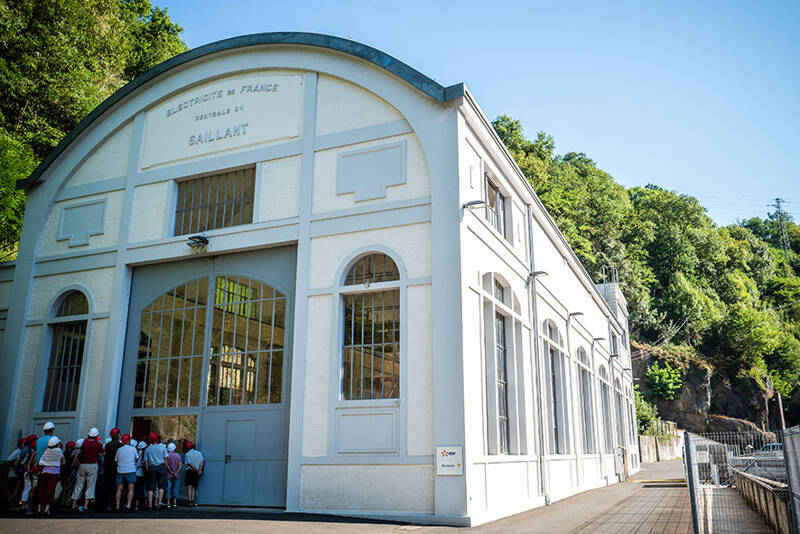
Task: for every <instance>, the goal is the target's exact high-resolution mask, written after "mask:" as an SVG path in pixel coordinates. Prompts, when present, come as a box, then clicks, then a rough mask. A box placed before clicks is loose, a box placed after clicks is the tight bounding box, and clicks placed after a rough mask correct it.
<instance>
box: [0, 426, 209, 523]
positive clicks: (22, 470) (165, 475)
mask: <svg viewBox="0 0 800 534" xmlns="http://www.w3.org/2000/svg"><path fill="white" fill-rule="evenodd" d="M42 430H43V432H44V435H43V436H41V437H37V436H36V435H34V434H32V435H30V436H28V437H27V438H20V439H19V440H18V441H17V448H16V449H15V450H14V452H12V453H11V455H10V456H9V457H8V461H9V462H11V471H10V473H9V478H10V479H11V480H10V481H9V482H10V484H9V486H10V492H11V493H10V495H9V499H10V501H11V502H13V503H17V504H18V506H19V509H20V510H22V511H24V512H26V513H27V514H28V515H34V514H42V515H50V512H51V509H52V508H53V506H59V507H60V508H61V509H62V510H71V511H74V512H84V513H86V512H89V511H90V510H91V509H92V508H94V509H103V508H105V509H107V510H117V511H128V512H130V511H133V510H145V509H146V510H152V509H157V508H174V507H176V506H177V505H178V490H179V488H180V482H181V476H182V474H184V477H185V478H184V484H185V486H186V493H187V497H188V504H189V506H197V502H196V497H197V485H198V483H199V481H200V477H201V475H202V474H203V468H204V466H205V461H204V459H203V454H202V453H201V452H200V451H199V450H197V448H195V446H194V443H192V442H191V441H188V440H187V441H183V449H184V451H185V454H184V455H183V457H182V456H181V454H179V453H178V452H177V448H178V447H177V444H176V443H175V442H174V440H171V439H170V440H168V441H167V442H166V443H162V441H161V438H160V437H159V435H158V434H157V433H156V432H151V433H150V435H149V436H148V437H147V439H146V440H144V439H143V440H141V441H137V440H135V439H133V438H131V436H130V434H120V430H119V429H118V428H112V429H111V432H109V437H108V438H106V440H105V443H101V442H100V432H99V431H98V430H97V429H96V428H92V429H91V430H89V433H88V435H87V436H86V437H85V438H81V439H79V440H77V441H68V442H67V443H66V444H64V443H62V442H61V440H60V439H59V438H58V437H57V436H56V435H55V425H54V424H53V423H52V422H49V421H48V422H47V423H45V424H44V427H43V429H42ZM57 495H58V496H59V498H58V499H57V498H56V496H57ZM96 497H97V499H96ZM93 505H94V506H93Z"/></svg>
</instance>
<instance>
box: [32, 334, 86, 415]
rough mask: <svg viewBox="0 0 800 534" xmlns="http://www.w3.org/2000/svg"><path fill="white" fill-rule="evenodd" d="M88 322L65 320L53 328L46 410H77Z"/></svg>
mask: <svg viewBox="0 0 800 534" xmlns="http://www.w3.org/2000/svg"><path fill="white" fill-rule="evenodd" d="M85 342H86V321H77V322H74V323H61V324H57V325H55V327H54V328H53V348H52V352H51V354H50V365H49V366H48V368H47V390H46V392H45V395H44V405H43V406H42V409H43V410H44V411H46V412H62V411H71V410H74V409H75V407H76V405H77V401H78V387H79V386H80V381H81V363H82V361H83V346H84V343H85Z"/></svg>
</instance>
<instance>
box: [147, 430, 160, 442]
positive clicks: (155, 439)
mask: <svg viewBox="0 0 800 534" xmlns="http://www.w3.org/2000/svg"><path fill="white" fill-rule="evenodd" d="M148 441H149V442H150V443H158V434H156V433H155V432H150V439H149V440H148Z"/></svg>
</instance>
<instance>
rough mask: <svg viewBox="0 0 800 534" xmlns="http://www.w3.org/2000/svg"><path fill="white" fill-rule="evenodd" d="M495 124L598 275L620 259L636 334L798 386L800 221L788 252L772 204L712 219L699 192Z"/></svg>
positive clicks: (666, 352)
mask: <svg viewBox="0 0 800 534" xmlns="http://www.w3.org/2000/svg"><path fill="white" fill-rule="evenodd" d="M493 125H494V127H495V130H496V131H497V133H498V134H499V136H500V138H501V139H502V140H503V142H504V143H505V144H506V146H507V147H508V149H509V150H510V151H511V153H512V154H513V156H514V158H515V159H516V161H517V163H518V164H519V166H520V168H521V169H522V171H523V172H524V173H525V175H526V176H527V178H528V180H529V181H530V183H531V185H532V186H533V188H534V190H535V191H536V192H537V194H538V195H539V197H540V198H541V200H542V202H543V203H544V204H545V206H546V207H547V209H548V211H549V212H550V214H551V215H552V216H553V218H554V219H555V220H556V222H557V223H558V225H559V227H560V228H561V231H562V232H563V233H564V235H565V236H566V238H567V240H568V241H569V243H570V244H571V245H572V247H573V249H574V250H575V252H576V254H577V255H578V257H579V258H580V259H581V261H582V262H583V264H584V266H585V267H586V269H587V270H588V271H589V273H590V274H591V275H592V276H593V277H594V279H595V280H600V279H602V274H601V273H602V268H603V266H606V265H611V266H613V267H616V268H617V269H618V271H619V278H620V284H621V286H622V290H623V292H624V293H625V296H626V298H627V299H628V302H629V305H630V311H631V333H632V335H633V338H634V339H636V340H637V341H639V342H641V343H644V344H647V345H645V346H648V347H657V348H658V349H659V351H660V352H661V353H662V357H663V358H664V359H665V360H669V359H673V360H674V359H676V358H677V359H681V358H682V359H683V360H684V361H686V360H687V359H691V360H694V361H695V362H696V363H699V364H701V365H703V366H706V367H708V368H710V369H711V370H712V372H714V373H715V374H717V375H725V376H727V377H728V378H730V379H733V378H736V377H737V376H745V375H749V376H751V377H753V378H756V379H757V380H758V381H759V382H760V383H761V384H765V385H766V383H767V381H768V380H771V381H772V382H773V383H774V386H775V387H776V388H777V389H778V390H779V391H781V392H782V394H783V395H784V397H788V396H789V395H790V394H791V393H792V391H794V390H795V389H797V388H798V383H799V382H800V340H798V339H799V338H800V321H799V319H800V277H799V276H798V274H800V226H798V225H796V224H794V223H792V222H789V223H788V228H787V231H788V234H789V241H790V243H791V250H790V251H789V253H788V254H787V253H784V252H783V250H782V249H781V248H780V240H779V225H778V221H777V220H776V218H775V215H774V214H770V215H768V216H767V218H766V219H758V218H753V219H748V220H746V221H744V222H742V223H741V224H736V225H731V226H726V227H717V226H716V225H715V224H714V223H713V222H712V220H711V219H710V218H709V217H708V215H707V214H706V210H705V208H703V206H701V205H700V203H699V202H698V200H697V199H696V198H693V197H691V196H688V195H682V194H680V193H677V192H675V191H667V190H665V189H662V188H661V187H658V186H655V185H648V186H647V187H632V188H625V187H624V186H622V185H620V184H618V183H616V182H615V181H614V179H613V177H612V176H610V175H609V174H608V173H606V172H605V171H603V170H602V169H599V168H598V167H597V165H596V164H595V163H594V161H592V160H591V159H590V158H589V157H587V156H586V155H585V154H583V153H577V154H576V153H574V152H570V153H568V154H564V155H559V154H557V153H556V151H555V141H554V140H553V138H552V137H550V136H549V135H547V134H545V133H542V132H540V133H538V134H537V136H536V138H535V139H533V140H531V139H527V138H526V137H525V136H524V134H523V129H522V125H521V123H520V122H519V121H517V120H514V119H512V118H510V117H508V116H500V117H498V118H497V119H496V120H495V121H494V122H493ZM649 350H652V349H649Z"/></svg>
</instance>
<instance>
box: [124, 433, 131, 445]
mask: <svg viewBox="0 0 800 534" xmlns="http://www.w3.org/2000/svg"><path fill="white" fill-rule="evenodd" d="M130 442H131V435H130V434H122V443H130Z"/></svg>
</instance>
